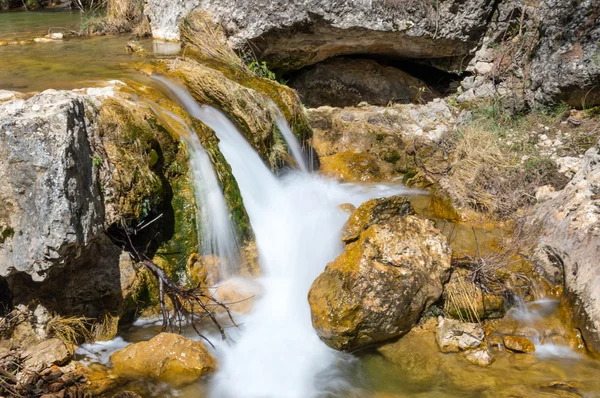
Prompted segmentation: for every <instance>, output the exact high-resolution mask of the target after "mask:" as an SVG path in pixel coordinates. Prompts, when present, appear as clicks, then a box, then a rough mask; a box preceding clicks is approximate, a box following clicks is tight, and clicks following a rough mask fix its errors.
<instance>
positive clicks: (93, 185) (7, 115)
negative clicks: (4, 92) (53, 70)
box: [0, 91, 104, 281]
mask: <svg viewBox="0 0 600 398" xmlns="http://www.w3.org/2000/svg"><path fill="white" fill-rule="evenodd" d="M84 100H85V98H84V97H83V96H81V95H78V94H73V93H70V92H59V91H47V92H45V93H43V94H39V95H36V96H34V97H32V98H30V99H28V100H13V101H9V102H5V103H2V104H0V181H2V184H0V231H1V232H0V235H1V236H2V238H1V239H0V275H1V276H4V277H6V276H9V275H11V274H14V273H16V272H24V273H26V274H28V275H30V276H31V277H32V278H33V279H34V280H37V281H40V280H43V279H45V278H46V276H47V271H48V270H49V269H50V268H51V267H52V266H54V265H56V264H61V263H64V262H65V261H68V260H69V259H72V258H77V257H79V256H80V255H81V250H82V248H84V247H85V246H86V245H88V244H90V243H91V242H92V241H93V240H94V239H96V238H97V237H98V236H99V235H100V234H101V233H102V231H103V222H104V207H103V204H102V196H101V194H100V185H99V183H98V181H97V173H96V171H95V170H94V166H93V164H92V159H93V154H92V152H91V149H90V145H89V142H88V135H89V134H92V132H91V131H88V130H89V129H93V128H94V127H93V123H92V122H91V121H90V120H88V119H87V117H86V107H85V105H84Z"/></svg>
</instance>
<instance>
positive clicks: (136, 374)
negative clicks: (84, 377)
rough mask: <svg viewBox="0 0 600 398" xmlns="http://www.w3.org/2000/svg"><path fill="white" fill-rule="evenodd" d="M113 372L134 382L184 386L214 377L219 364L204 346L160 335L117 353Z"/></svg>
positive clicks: (112, 357)
mask: <svg viewBox="0 0 600 398" xmlns="http://www.w3.org/2000/svg"><path fill="white" fill-rule="evenodd" d="M110 360H111V361H112V363H113V367H114V372H115V373H116V374H118V375H121V376H126V377H131V378H140V377H144V378H151V379H156V380H160V381H164V382H168V383H171V384H173V385H175V386H183V385H185V384H189V383H192V382H194V381H196V380H197V379H198V378H200V377H202V376H204V375H206V374H209V373H212V372H213V371H214V370H215V369H216V362H215V359H214V358H213V357H212V355H211V354H210V353H209V352H208V350H207V349H206V347H205V346H204V344H202V343H201V342H199V341H193V340H189V339H186V338H185V337H182V336H180V335H177V334H173V333H161V334H159V335H157V336H156V337H154V338H152V339H151V340H149V341H144V342H141V343H136V344H132V345H130V346H128V347H126V348H125V349H123V350H121V351H117V352H115V353H114V354H113V355H112V356H111V357H110Z"/></svg>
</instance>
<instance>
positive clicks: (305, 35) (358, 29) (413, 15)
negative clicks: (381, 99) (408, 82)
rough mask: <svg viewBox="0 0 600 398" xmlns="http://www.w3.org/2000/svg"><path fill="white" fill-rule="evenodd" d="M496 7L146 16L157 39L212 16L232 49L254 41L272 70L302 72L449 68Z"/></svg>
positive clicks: (458, 4)
mask: <svg viewBox="0 0 600 398" xmlns="http://www.w3.org/2000/svg"><path fill="white" fill-rule="evenodd" d="M493 3H494V2H493V1H491V0H468V1H466V2H465V1H459V0H451V1H444V2H440V3H437V6H436V7H433V6H431V4H429V3H427V2H409V1H406V2H404V1H399V2H383V1H377V2H375V1H368V0H359V1H348V0H337V1H325V0H301V1H293V2H292V1H281V0H280V1H268V0H252V1H242V0H226V1H215V0H180V1H177V2H164V1H160V0H151V1H148V2H147V7H146V14H147V15H148V16H149V18H150V23H151V26H152V33H153V36H154V37H155V38H160V39H166V40H177V39H179V29H178V23H179V21H180V20H181V19H182V18H183V17H184V16H186V15H187V14H189V12H190V11H192V10H194V9H201V10H207V11H209V12H210V13H211V14H212V15H213V16H214V17H215V19H217V20H219V21H221V22H222V23H223V24H224V26H225V27H226V29H227V31H228V34H229V35H230V36H231V37H232V39H233V41H234V42H235V43H237V44H241V43H243V42H244V41H246V40H250V41H252V43H253V48H255V50H256V52H257V55H258V56H260V57H261V58H266V59H267V61H268V63H269V65H272V67H274V68H281V69H286V70H290V69H299V68H301V67H303V66H306V65H312V64H315V63H317V62H320V61H323V60H325V59H327V58H330V57H333V56H338V55H345V54H354V53H371V54H385V55H395V56H398V57H404V58H435V59H437V61H436V62H437V63H438V64H439V65H441V66H443V67H444V68H445V69H449V70H452V69H458V66H459V64H460V62H461V58H463V57H464V56H466V55H467V54H468V53H469V51H470V50H471V49H472V48H473V47H475V46H476V44H477V42H478V40H479V38H480V36H481V35H482V34H483V32H484V31H485V26H486V22H487V19H488V18H489V16H490V15H491V14H492V12H493V10H494V7H493Z"/></svg>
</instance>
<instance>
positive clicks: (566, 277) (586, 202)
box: [524, 143, 600, 352]
mask: <svg viewBox="0 0 600 398" xmlns="http://www.w3.org/2000/svg"><path fill="white" fill-rule="evenodd" d="M599 209H600V143H598V144H597V145H596V146H594V147H593V148H591V149H589V150H588V151H587V152H586V154H585V157H584V159H583V160H582V162H581V165H580V170H579V172H578V173H577V174H576V175H575V177H573V179H572V181H571V182H570V183H569V184H567V186H566V187H565V188H564V189H563V190H562V191H559V192H556V194H555V196H554V197H553V198H552V199H550V200H547V201H545V202H543V203H539V204H538V205H537V206H536V207H535V208H534V209H533V210H532V211H531V213H530V215H529V217H528V218H527V219H526V220H525V221H524V226H525V228H526V230H527V231H528V233H529V234H530V235H531V236H534V237H537V238H536V240H535V248H534V250H533V252H534V253H535V257H534V260H535V262H534V265H536V267H537V268H538V269H540V270H541V271H542V273H543V274H544V275H546V276H549V277H550V279H551V281H552V282H558V283H560V282H562V281H564V289H565V293H564V298H565V299H566V302H567V303H568V304H569V305H570V306H571V308H572V313H573V321H574V322H575V326H577V327H578V328H579V329H580V330H581V333H582V335H583V339H584V340H585V342H586V345H587V347H588V348H589V349H591V350H595V351H596V352H600V295H598V291H599V289H600V269H599V268H598V260H597V259H598V258H600V212H599Z"/></svg>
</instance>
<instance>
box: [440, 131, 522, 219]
mask: <svg viewBox="0 0 600 398" xmlns="http://www.w3.org/2000/svg"><path fill="white" fill-rule="evenodd" d="M453 157H454V162H453V163H452V169H451V171H450V172H449V174H448V178H447V181H446V184H447V185H448V189H449V190H450V191H451V192H452V194H453V196H454V197H455V198H456V199H457V200H458V201H459V205H460V206H461V207H466V206H468V207H470V208H473V209H477V210H481V211H485V212H489V213H504V212H505V210H506V209H505V207H506V205H507V204H506V203H504V202H503V198H500V197H498V195H497V192H495V191H497V190H496V189H490V184H493V183H497V182H501V181H502V174H504V173H506V172H510V170H512V169H514V168H515V166H516V165H515V164H514V162H513V161H512V160H511V159H510V157H509V156H508V155H507V154H506V152H505V151H503V150H502V148H501V147H500V146H499V145H498V143H497V140H496V138H495V137H494V135H493V134H492V133H490V132H488V131H486V130H485V129H482V128H481V126H478V125H471V126H468V127H467V128H465V129H464V130H463V131H462V134H461V136H460V138H459V139H458V140H457V142H456V147H455V149H454V154H453ZM460 202H462V203H460Z"/></svg>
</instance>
